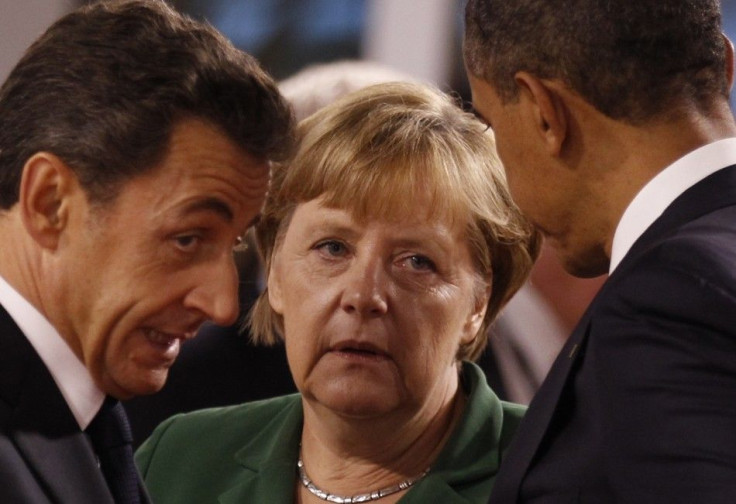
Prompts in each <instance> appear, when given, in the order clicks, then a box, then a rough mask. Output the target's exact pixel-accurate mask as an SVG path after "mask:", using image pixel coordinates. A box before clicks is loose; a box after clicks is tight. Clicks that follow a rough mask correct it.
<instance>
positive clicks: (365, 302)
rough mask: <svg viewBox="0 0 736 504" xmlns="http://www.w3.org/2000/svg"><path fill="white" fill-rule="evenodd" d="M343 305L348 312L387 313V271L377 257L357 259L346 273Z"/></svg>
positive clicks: (376, 314) (366, 314)
mask: <svg viewBox="0 0 736 504" xmlns="http://www.w3.org/2000/svg"><path fill="white" fill-rule="evenodd" d="M344 278H345V285H344V289H343V293H342V299H341V307H342V309H343V310H345V311H346V312H348V313H355V314H358V315H361V316H364V317H376V316H381V315H383V314H385V313H386V311H387V309H388V303H387V299H386V282H387V279H386V272H385V271H384V268H383V264H382V262H381V261H380V260H379V259H376V258H364V259H363V260H360V259H358V260H356V261H355V263H354V264H353V265H351V267H350V269H349V270H348V271H347V272H346V274H345V277H344Z"/></svg>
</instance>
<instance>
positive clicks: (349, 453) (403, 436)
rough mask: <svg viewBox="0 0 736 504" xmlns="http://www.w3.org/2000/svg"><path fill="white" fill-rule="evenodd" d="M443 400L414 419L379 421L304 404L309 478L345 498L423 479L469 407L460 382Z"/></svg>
mask: <svg viewBox="0 0 736 504" xmlns="http://www.w3.org/2000/svg"><path fill="white" fill-rule="evenodd" d="M440 395H441V397H442V399H441V400H440V401H434V402H432V403H431V404H425V405H424V406H423V407H422V408H421V409H420V410H419V411H418V412H416V413H415V414H413V415H402V414H400V413H398V414H391V415H387V416H386V417H385V418H378V419H376V418H369V419H355V418H345V417H343V416H340V415H338V414H335V413H333V412H331V411H329V410H326V409H325V408H323V407H321V406H320V405H318V404H314V403H312V402H310V401H306V400H304V429H303V432H302V455H301V456H302V460H303V461H304V466H305V469H306V473H307V475H308V476H309V478H310V479H311V480H313V481H314V483H315V484H316V485H317V486H318V487H320V488H321V489H323V490H326V491H329V492H331V493H334V494H338V495H342V496H351V495H356V494H360V493H364V492H368V491H372V490H377V489H381V488H385V487H388V486H391V485H395V484H397V483H399V482H401V481H403V480H406V479H409V478H414V477H416V476H419V475H420V474H422V473H423V472H424V471H425V470H426V469H427V468H429V467H430V466H431V465H432V463H433V462H434V460H435V459H436V458H437V455H439V452H440V451H441V450H442V448H443V447H444V444H445V442H446V440H447V438H448V437H449V435H450V434H451V433H452V431H453V429H454V426H455V425H456V423H457V421H458V420H459V418H460V416H461V415H462V411H463V409H464V406H465V401H466V400H465V396H464V394H463V393H462V392H461V391H460V389H459V388H458V385H457V380H456V381H455V382H454V386H453V387H451V388H449V389H448V390H446V391H445V393H444V394H440ZM300 486H301V485H300ZM300 490H303V489H300ZM301 493H302V494H303V492H301ZM397 495H398V496H400V495H401V494H397ZM381 502H382V504H383V503H386V502H391V500H390V499H389V498H387V499H382V500H381Z"/></svg>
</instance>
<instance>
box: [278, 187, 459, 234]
mask: <svg viewBox="0 0 736 504" xmlns="http://www.w3.org/2000/svg"><path fill="white" fill-rule="evenodd" d="M417 203H418V202H417ZM295 213H298V214H299V217H298V221H299V222H301V224H302V225H304V226H305V228H307V227H308V228H310V229H325V230H327V229H335V230H343V231H346V232H348V231H362V230H364V229H367V228H378V229H381V230H382V231H383V232H385V234H386V235H387V236H394V237H396V238H404V239H411V240H414V241H421V239H422V238H434V239H436V238H446V239H448V240H451V241H453V243H454V241H455V240H457V239H461V238H462V236H463V235H464V230H465V226H464V223H463V222H461V221H460V220H458V219H456V218H454V217H453V216H452V215H451V214H450V213H449V212H445V213H443V214H440V213H437V212H436V211H434V210H432V207H431V206H429V205H421V204H417V205H416V206H415V207H414V210H413V211H412V212H408V211H407V212H399V213H397V214H386V213H376V214H362V213H360V214H359V213H356V211H355V210H354V209H352V208H350V207H336V206H332V205H330V204H329V203H328V200H326V199H325V197H324V196H322V197H319V198H316V199H313V200H311V201H307V202H304V203H301V204H299V205H298V206H297V208H296V209H295ZM289 228H290V229H293V228H294V226H291V225H290V226H289ZM298 231H309V229H299V230H298Z"/></svg>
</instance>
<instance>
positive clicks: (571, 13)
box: [464, 0, 736, 504]
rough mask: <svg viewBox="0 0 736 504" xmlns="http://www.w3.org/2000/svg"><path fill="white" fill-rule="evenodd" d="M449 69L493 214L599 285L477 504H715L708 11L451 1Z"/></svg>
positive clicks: (726, 73) (726, 354)
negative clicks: (501, 168)
mask: <svg viewBox="0 0 736 504" xmlns="http://www.w3.org/2000/svg"><path fill="white" fill-rule="evenodd" d="M464 54H465V63H466V67H467V69H468V74H469V78H470V83H471V88H472V91H473V103H474V106H475V108H476V110H477V111H478V112H479V114H480V115H481V116H482V117H483V118H484V119H486V120H487V121H488V123H489V124H490V125H491V126H492V127H493V129H494V131H495V135H496V140H497V145H498V150H499V154H500V156H501V158H502V160H503V161H504V164H505V166H506V172H507V176H508V181H509V185H510V188H511V191H512V194H513V196H514V198H515V200H516V201H517V203H518V204H519V206H520V207H521V208H522V210H523V211H524V212H525V213H526V214H527V215H528V216H529V217H530V219H532V220H533V221H534V223H535V224H536V225H537V226H538V227H539V229H541V230H542V231H543V232H544V234H545V235H546V237H547V239H548V240H549V242H550V243H551V244H552V245H553V246H554V247H555V248H556V249H557V251H558V255H559V256H560V258H561V260H562V262H563V263H564V265H565V267H566V269H568V271H571V272H573V273H575V274H577V275H579V276H595V275H600V274H603V273H606V272H608V273H610V276H609V278H608V280H607V281H606V283H605V284H604V285H603V287H602V289H601V291H600V292H599V293H598V295H597V296H596V298H595V299H594V300H593V302H592V303H591V305H590V307H589V308H588V310H587V311H586V313H585V315H584V316H583V318H582V320H581V322H580V323H579V324H578V326H577V327H576V329H575V330H574V331H573V334H572V336H571V337H570V339H569V340H568V342H567V343H566V346H565V347H564V348H563V350H562V352H561V353H560V355H559V357H558V358H557V360H556V362H555V364H554V365H553V367H552V370H551V371H550V373H549V375H548V377H547V379H546V380H545V382H544V384H543V385H542V387H541V388H540V390H539V392H538V393H537V395H536V397H535V398H534V400H533V401H532V404H531V406H530V409H529V411H528V413H527V415H526V417H525V419H524V421H523V423H522V425H521V427H520V429H519V431H518V432H517V435H516V438H515V440H514V442H513V444H512V446H511V448H510V450H509V453H508V455H507V457H506V458H505V460H504V462H503V464H502V469H501V472H500V474H499V477H498V479H497V482H496V486H495V488H494V493H493V496H492V498H491V502H494V503H499V504H500V503H503V504H508V503H514V502H539V503H542V502H544V503H548V502H549V503H551V502H634V503H644V502H646V503H653V502H663V503H665V502H666V503H672V502H687V503H691V502H698V503H717V502H724V503H725V502H735V499H736V401H734V398H735V397H736V139H735V138H734V137H735V136H736V125H735V124H734V119H733V117H732V115H731V112H730V110H729V104H728V92H729V88H730V86H731V84H732V79H733V47H732V45H731V43H730V42H729V41H728V40H727V39H726V38H725V37H724V36H723V35H722V34H721V28H720V14H719V8H718V2H717V1H716V0H687V1H686V0H671V1H662V0H637V1H630V0H614V1H609V2H592V1H566V2H562V1H550V0H470V1H469V3H468V5H467V10H466V34H465V45H464Z"/></svg>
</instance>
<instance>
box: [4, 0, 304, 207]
mask: <svg viewBox="0 0 736 504" xmlns="http://www.w3.org/2000/svg"><path fill="white" fill-rule="evenodd" d="M189 117H192V118H199V119H202V120H205V121H207V122H209V123H211V124H212V125H213V126H215V127H217V128H219V129H220V130H221V131H222V132H223V133H224V134H225V135H227V136H228V137H229V138H230V139H231V140H232V141H233V142H234V143H235V144H236V145H238V146H240V147H241V148H243V149H244V150H245V151H247V152H248V153H250V154H252V155H253V156H255V157H257V158H259V159H264V160H281V159H283V158H285V157H286V156H288V154H289V152H290V149H291V144H292V137H293V128H294V125H293V123H294V120H293V114H292V112H291V108H290V106H289V105H288V104H287V102H286V101H285V100H284V99H283V97H282V96H281V95H280V93H279V91H278V89H277V87H276V84H275V83H274V81H273V80H272V78H271V77H270V76H268V75H267V74H266V73H265V72H264V70H263V69H262V68H261V67H260V65H259V64H258V62H257V61H256V60H255V59H254V58H253V57H251V56H250V55H248V54H246V53H244V52H242V51H240V50H238V49H236V48H235V47H234V46H233V45H232V44H231V43H230V42H229V41H228V40H227V39H226V38H225V37H224V36H223V35H222V34H220V33H219V32H218V31H217V30H215V29H214V28H212V27H211V26H209V25H208V24H206V23H203V22H199V21H195V20H193V19H191V18H189V17H187V16H184V15H182V14H180V13H178V12H176V11H175V10H174V9H173V8H171V7H170V6H168V5H167V4H166V3H165V2H163V1H162V0H111V1H104V2H96V3H92V4H90V5H87V6H84V7H81V8H79V9H78V10H76V11H74V12H72V13H70V14H68V15H66V16H64V17H63V18H61V19H60V20H59V21H57V22H56V23H55V24H53V25H52V26H51V27H50V28H49V29H48V30H47V31H46V32H45V33H44V34H43V35H42V36H41V37H40V38H39V39H38V40H37V41H36V42H35V43H34V44H33V45H32V46H31V47H30V48H29V49H28V50H27V51H26V53H25V55H24V56H23V57H22V59H21V60H20V62H19V63H18V64H17V65H16V67H15V68H14V69H13V71H12V72H11V73H10V76H9V77H8V79H7V80H6V82H5V83H4V85H3V86H2V88H0V209H8V208H10V207H11V206H13V204H14V203H15V202H17V200H18V190H19V184H20V177H21V173H22V170H23V166H24V164H25V162H26V161H27V160H28V158H30V157H31V156H32V155H33V154H34V153H36V152H40V151H47V152H51V153H53V154H55V155H57V156H58V157H59V158H60V159H62V160H63V161H64V162H65V163H67V164H68V165H69V166H70V168H71V169H72V170H73V171H74V172H75V174H76V176H77V177H78V179H79V181H80V183H81V185H82V187H83V188H84V190H85V191H86V193H87V195H88V197H89V198H90V200H91V201H103V202H104V201H109V200H111V199H113V198H114V197H115V195H116V194H117V191H118V190H119V188H120V186H121V185H122V182H124V181H126V180H129V179H130V178H132V177H134V176H136V175H139V174H142V173H144V172H146V171H148V170H150V169H152V168H153V167H154V166H155V165H156V163H157V162H159V161H160V160H161V159H162V158H163V157H164V155H165V153H166V151H167V147H168V143H169V139H170V136H171V131H172V129H173V126H174V125H175V124H176V123H177V122H178V121H180V120H182V119H185V118H189Z"/></svg>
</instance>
